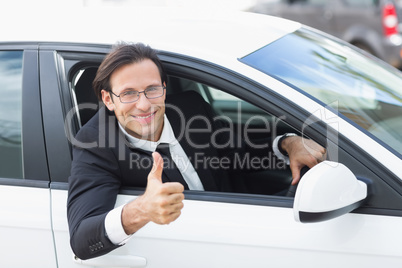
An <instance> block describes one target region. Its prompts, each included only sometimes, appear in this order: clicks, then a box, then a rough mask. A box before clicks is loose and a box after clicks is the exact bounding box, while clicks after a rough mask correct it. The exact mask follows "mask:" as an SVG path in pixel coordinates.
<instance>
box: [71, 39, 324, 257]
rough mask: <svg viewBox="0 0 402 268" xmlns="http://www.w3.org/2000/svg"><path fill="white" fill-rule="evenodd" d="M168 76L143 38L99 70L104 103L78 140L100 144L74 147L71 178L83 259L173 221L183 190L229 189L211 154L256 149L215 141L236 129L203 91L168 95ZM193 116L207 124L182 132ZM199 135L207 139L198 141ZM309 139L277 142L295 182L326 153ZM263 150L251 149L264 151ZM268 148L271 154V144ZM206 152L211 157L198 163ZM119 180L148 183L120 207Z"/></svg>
mask: <svg viewBox="0 0 402 268" xmlns="http://www.w3.org/2000/svg"><path fill="white" fill-rule="evenodd" d="M166 80H167V78H166V74H165V72H164V70H163V66H162V64H161V62H160V60H159V58H158V57H157V55H156V52H155V51H154V50H153V49H152V48H150V47H149V46H145V45H143V44H121V45H118V46H117V47H115V48H114V50H113V51H112V52H111V53H110V54H108V55H107V56H106V58H105V59H104V61H103V62H102V64H101V65H100V67H99V69H98V72H97V75H96V78H95V80H94V82H93V86H94V90H95V93H96V94H97V96H98V98H99V99H100V100H102V101H103V103H104V104H105V107H106V108H105V107H102V108H101V109H100V110H99V111H98V113H97V114H96V115H95V116H94V117H93V118H92V119H91V120H90V121H89V122H88V123H87V124H85V125H84V126H83V127H82V128H81V129H80V131H79V132H78V134H77V136H76V140H77V141H79V142H80V143H79V144H96V146H79V145H76V146H74V149H73V163H72V168H71V176H70V178H69V196H68V208H67V213H68V222H69V230H70V237H71V241H70V242H71V247H72V249H73V251H74V253H75V254H76V255H77V256H78V257H79V258H81V259H88V258H92V257H96V256H100V255H103V254H106V253H108V252H110V251H111V250H113V249H115V248H117V247H119V246H121V245H124V244H125V243H126V241H127V240H128V239H129V238H130V237H131V235H132V234H133V233H135V232H136V231H138V230H139V229H140V228H142V227H143V226H145V225H146V224H147V223H149V222H155V223H157V224H168V223H171V222H173V221H175V220H176V219H177V218H178V217H179V216H180V213H181V209H182V208H183V200H184V194H183V191H184V190H185V189H188V190H199V191H204V190H206V191H230V189H229V187H228V186H227V184H226V183H227V182H228V181H230V178H229V175H228V172H227V170H224V169H221V168H212V167H213V165H212V164H213V163H211V162H208V161H209V160H208V159H220V158H225V159H229V160H230V159H232V158H233V157H234V155H235V154H244V153H246V152H247V153H248V152H250V151H253V150H252V148H246V146H239V147H238V148H215V147H216V146H215V147H214V146H213V144H211V137H214V138H216V139H220V142H219V144H225V143H227V140H228V139H229V138H230V137H232V138H233V135H229V136H228V135H227V134H229V133H227V132H223V131H220V130H221V129H222V127H223V125H222V124H220V123H219V121H218V120H214V114H213V111H212V109H211V107H210V106H209V104H208V103H206V102H205V101H204V100H203V98H202V97H201V96H200V95H198V94H197V93H195V92H186V93H182V94H178V95H177V96H169V97H166ZM167 107H169V108H170V109H166V108H167ZM194 118H202V120H198V121H196V120H194V121H192V122H193V123H194V126H193V125H192V126H193V127H194V129H198V130H199V129H202V131H200V132H199V133H197V131H188V132H186V135H181V134H182V133H183V131H184V132H185V131H187V129H186V128H187V127H188V125H189V124H186V122H189V121H190V120H192V119H194ZM194 129H193V130H194ZM206 131H207V132H208V133H206ZM215 134H216V135H215ZM183 137H184V138H183ZM279 139H280V137H278V138H277V139H275V140H276V141H278V140H279ZM194 141H198V143H197V144H206V145H209V146H196V145H195V144H194ZM306 142H307V143H309V146H310V147H312V148H315V150H313V152H315V153H314V154H313V155H312V154H311V152H312V151H311V150H310V151H307V150H306V148H305V147H304V145H303V142H302V141H301V138H300V137H297V136H294V135H288V136H284V137H282V139H281V142H279V145H276V144H274V147H279V149H280V150H281V151H282V152H285V153H288V154H289V158H290V161H291V169H292V173H293V179H294V181H293V182H294V183H295V182H297V181H298V179H299V178H298V176H299V173H300V169H301V168H302V167H303V166H306V165H307V166H309V167H312V166H314V165H315V164H317V163H318V162H319V161H320V160H322V159H323V157H324V155H325V149H324V148H322V147H321V146H320V145H318V144H316V143H315V142H313V141H309V140H308V141H304V144H305V143H306ZM84 147H85V148H84ZM248 149H249V150H248ZM269 149H272V148H269ZM260 151H261V150H255V152H253V153H255V155H259V153H261V152H260ZM262 153H263V154H264V155H266V153H267V149H266V148H265V149H264V151H263V152H262ZM277 153H278V152H277ZM200 155H202V157H203V158H202V159H204V160H205V163H204V164H203V165H196V162H194V161H195V159H198V160H197V161H199V158H197V157H198V156H200ZM133 159H135V160H136V163H137V165H133V163H132V160H133ZM138 163H140V164H138ZM145 163H153V164H152V165H146V164H145ZM183 163H184V164H183ZM121 186H132V187H143V188H145V187H146V189H145V192H144V194H143V195H141V196H139V197H138V198H136V199H135V200H133V201H131V202H129V203H127V204H124V205H122V206H120V207H116V208H115V207H114V206H115V202H116V197H117V194H118V192H119V189H120V187H121Z"/></svg>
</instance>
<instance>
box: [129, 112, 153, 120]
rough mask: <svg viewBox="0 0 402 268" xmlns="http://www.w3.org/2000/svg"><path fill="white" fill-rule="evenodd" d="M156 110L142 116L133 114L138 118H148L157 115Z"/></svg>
mask: <svg viewBox="0 0 402 268" xmlns="http://www.w3.org/2000/svg"><path fill="white" fill-rule="evenodd" d="M155 114H156V111H155V112H153V113H151V114H149V115H145V116H141V115H133V117H134V118H138V119H146V118H150V117H151V116H153V115H155Z"/></svg>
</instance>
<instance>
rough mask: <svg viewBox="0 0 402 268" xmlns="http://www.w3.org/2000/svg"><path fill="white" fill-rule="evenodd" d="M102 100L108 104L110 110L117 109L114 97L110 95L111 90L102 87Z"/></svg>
mask: <svg viewBox="0 0 402 268" xmlns="http://www.w3.org/2000/svg"><path fill="white" fill-rule="evenodd" d="M101 93H102V101H103V103H104V104H105V105H106V107H107V108H108V109H109V111H113V110H114V109H115V106H114V102H113V99H112V97H111V96H110V92H108V91H106V90H104V89H102V91H101Z"/></svg>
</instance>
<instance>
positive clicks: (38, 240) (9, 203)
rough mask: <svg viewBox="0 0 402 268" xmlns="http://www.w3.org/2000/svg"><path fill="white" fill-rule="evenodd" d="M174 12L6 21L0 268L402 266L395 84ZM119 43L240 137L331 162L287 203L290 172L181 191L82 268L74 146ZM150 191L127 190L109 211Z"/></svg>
mask: <svg viewBox="0 0 402 268" xmlns="http://www.w3.org/2000/svg"><path fill="white" fill-rule="evenodd" d="M183 11H184V10H180V9H176V10H168V11H166V10H159V9H155V8H154V9H141V10H129V9H126V10H122V9H114V8H107V9H87V10H85V9H84V10H80V9H75V10H60V11H59V12H49V14H48V16H36V17H29V15H28V13H29V12H27V13H26V14H23V15H24V16H21V18H22V17H23V22H24V23H14V21H15V17H13V19H7V17H9V16H7V15H5V16H2V17H1V18H0V23H1V25H2V27H3V28H8V29H9V30H7V31H4V32H3V31H2V34H1V35H0V93H1V98H0V160H1V161H0V238H1V243H0V252H1V256H2V257H1V258H0V267H14V268H16V267H38V268H47V267H59V268H73V267H76V268H78V267H186V268H187V267H337V268H338V267H366V268H367V267H375V268H377V267H400V265H401V263H402V244H401V239H402V228H401V226H402V160H401V154H402V89H401V85H402V75H401V73H400V72H399V71H397V70H396V69H394V68H393V67H391V66H389V65H387V64H386V63H384V62H382V61H380V60H378V59H376V58H374V57H373V56H371V55H369V54H367V53H365V52H363V51H360V50H358V49H356V48H354V47H352V46H351V45H350V44H347V43H345V42H343V41H341V40H338V39H335V38H332V37H330V36H328V35H325V34H323V33H321V32H319V31H315V30H314V29H311V28H308V27H304V26H303V25H301V24H299V23H295V22H292V21H287V20H284V19H280V18H275V17H269V16H265V15H257V14H248V13H225V14H222V13H218V12H213V11H209V12H208V13H207V12H205V11H204V10H193V11H188V10H187V11H186V12H183ZM30 13H34V12H30ZM61 14H66V15H61ZM121 40H123V41H129V42H143V43H146V44H150V45H151V46H152V47H153V48H155V49H157V50H159V51H160V52H159V56H160V58H161V60H162V62H163V64H164V66H165V68H166V71H167V74H168V75H169V83H168V89H167V91H168V93H171V92H180V91H185V90H195V91H197V92H198V93H200V94H201V95H202V96H203V97H204V98H205V99H206V100H207V101H208V102H209V103H210V104H211V106H212V107H213V109H214V110H215V112H217V113H218V114H220V115H222V116H226V118H229V119H230V120H231V122H233V131H238V130H240V131H239V133H243V130H244V129H245V128H247V130H249V132H248V133H247V134H250V137H251V136H252V137H253V138H259V137H266V136H276V135H279V134H283V133H288V132H293V133H297V134H299V135H304V136H306V137H309V138H311V139H314V140H315V141H317V142H318V143H320V144H321V145H323V146H325V147H326V148H327V150H328V160H327V161H325V162H323V163H321V164H320V165H318V166H316V167H314V168H313V169H311V170H309V171H307V173H306V174H305V176H303V178H302V180H301V182H300V184H299V187H298V188H297V191H296V194H295V197H292V196H286V195H283V194H281V192H282V193H283V192H286V191H287V190H288V188H289V184H290V180H291V178H290V172H289V169H288V167H286V166H284V165H281V164H280V163H272V162H271V163H269V162H266V163H265V165H266V167H267V169H266V170H263V171H261V172H259V173H257V174H244V173H242V172H241V167H240V168H239V170H238V172H236V174H234V175H233V178H232V181H231V183H232V184H233V187H234V189H235V190H234V191H233V192H231V193H221V192H202V191H185V196H186V198H185V201H184V209H183V211H182V215H181V216H180V217H179V218H178V220H176V221H175V222H173V223H171V224H169V225H156V224H153V223H150V224H147V225H146V226H145V227H144V228H142V229H141V230H140V231H139V232H137V233H136V234H134V235H133V237H132V238H131V239H130V240H129V242H128V243H127V244H126V245H124V246H122V247H120V248H118V249H116V250H114V251H112V252H110V253H109V254H106V255H104V256H101V257H97V258H93V259H88V260H81V259H79V258H77V257H76V256H74V254H73V252H72V250H71V248H70V245H69V233H68V225H67V217H66V200H67V189H68V184H67V179H68V177H69V173H70V165H71V151H72V148H71V141H72V140H73V139H74V135H75V133H77V131H78V130H79V128H80V127H81V126H82V125H83V124H85V122H86V121H87V120H88V119H89V118H90V117H91V116H92V115H93V114H94V113H95V112H96V110H97V109H98V101H97V100H96V98H95V97H94V94H93V92H92V90H91V82H92V79H93V78H94V75H95V72H96V70H97V68H98V66H99V64H100V62H101V61H102V59H103V58H104V57H105V55H106V53H108V52H109V51H110V49H111V47H112V45H113V44H115V43H116V42H118V41H121ZM229 119H228V120H229ZM239 164H244V163H239ZM246 164H247V163H246ZM143 191H144V189H129V188H122V189H121V191H120V194H119V196H118V199H117V203H116V206H118V205H120V204H123V203H124V202H127V201H129V200H132V199H134V198H136V197H137V196H138V195H141V194H142V193H143Z"/></svg>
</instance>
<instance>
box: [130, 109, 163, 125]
mask: <svg viewBox="0 0 402 268" xmlns="http://www.w3.org/2000/svg"><path fill="white" fill-rule="evenodd" d="M157 112H158V111H155V112H153V113H150V114H143V115H133V118H134V119H135V120H136V121H138V122H140V123H141V124H149V123H151V122H152V120H153V119H154V117H155V114H156V113H157Z"/></svg>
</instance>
